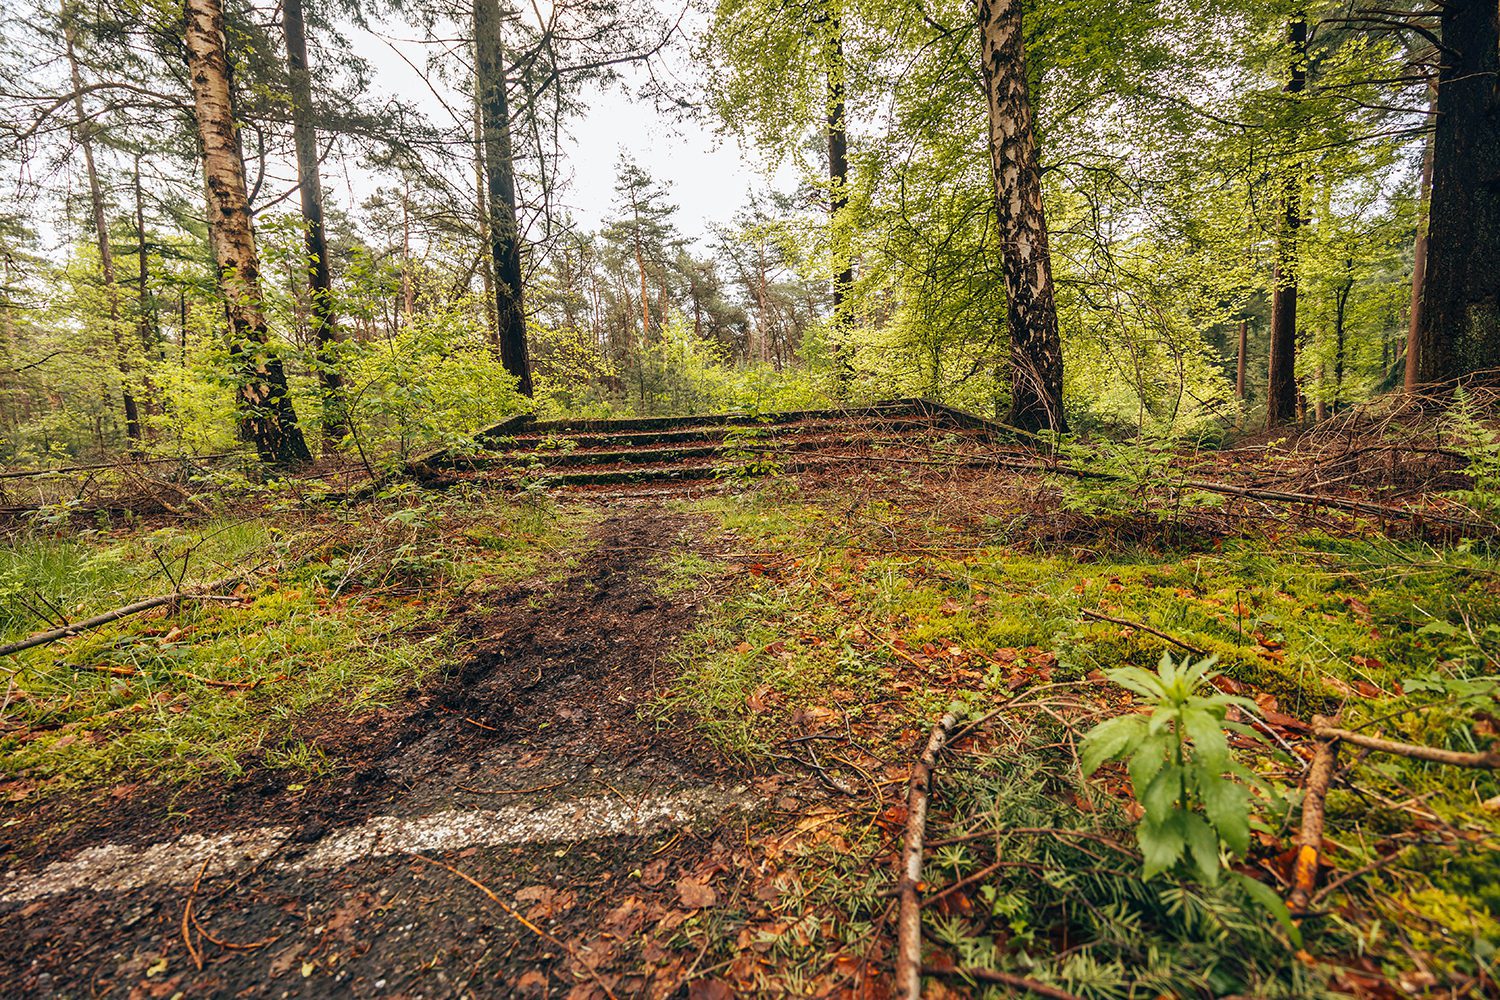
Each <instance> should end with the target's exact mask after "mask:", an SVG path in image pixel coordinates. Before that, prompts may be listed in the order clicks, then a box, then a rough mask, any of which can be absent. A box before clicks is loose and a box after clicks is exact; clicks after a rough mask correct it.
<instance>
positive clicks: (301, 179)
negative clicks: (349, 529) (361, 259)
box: [281, 0, 348, 440]
mask: <svg viewBox="0 0 1500 1000" xmlns="http://www.w3.org/2000/svg"><path fill="white" fill-rule="evenodd" d="M281 14H282V31H283V33H284V34H285V37H286V68H287V81H288V84H289V90H290V93H291V99H292V143H293V145H294V147H295V148H296V152H297V193H298V195H299V197H300V199H301V203H302V231H303V238H304V240H305V242H306V245H307V286H308V294H309V297H310V298H311V299H312V330H313V339H314V340H315V341H316V343H317V345H318V365H317V367H318V382H319V384H320V386H321V387H322V390H323V392H322V394H323V399H322V403H323V406H322V416H323V436H324V437H325V438H327V439H329V440H337V439H338V438H341V437H343V436H344V433H345V431H346V430H347V425H348V420H347V417H346V415H345V413H344V401H343V385H344V381H343V377H342V376H341V375H340V374H339V366H338V356H337V353H336V352H335V350H334V349H333V345H334V343H335V342H336V341H337V340H338V339H339V335H338V320H337V317H336V315H335V310H334V301H333V272H332V271H331V270H330V268H329V265H328V238H327V236H326V235H325V234H324V229H323V181H322V178H321V177H320V176H319V170H318V129H317V126H316V124H314V121H313V96H312V67H311V65H310V64H309V62H308V59H307V24H306V19H305V18H304V17H303V14H302V0H282V7H281Z"/></svg>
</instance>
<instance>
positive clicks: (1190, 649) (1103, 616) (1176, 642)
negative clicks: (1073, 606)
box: [1078, 608, 1207, 656]
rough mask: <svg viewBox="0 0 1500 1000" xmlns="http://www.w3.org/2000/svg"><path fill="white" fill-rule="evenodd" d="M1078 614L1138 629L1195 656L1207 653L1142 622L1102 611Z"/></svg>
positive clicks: (1080, 611)
mask: <svg viewBox="0 0 1500 1000" xmlns="http://www.w3.org/2000/svg"><path fill="white" fill-rule="evenodd" d="M1078 613H1079V614H1081V615H1083V617H1085V618H1093V619H1095V620H1096V621H1101V622H1112V623H1114V624H1116V625H1123V626H1125V627H1126V628H1133V629H1138V630H1140V631H1142V632H1148V633H1150V634H1151V635H1154V636H1156V637H1157V638H1158V639H1165V640H1166V641H1167V642H1170V643H1171V644H1172V645H1174V646H1176V647H1177V648H1179V649H1185V650H1187V651H1188V652H1189V653H1192V654H1194V655H1195V656H1202V655H1203V654H1204V653H1206V652H1207V650H1203V649H1199V648H1198V647H1197V646H1194V645H1191V644H1190V643H1186V642H1183V641H1182V640H1181V639H1179V638H1177V637H1176V636H1174V635H1169V634H1167V633H1166V632H1163V631H1162V630H1161V629H1158V628H1152V627H1151V626H1150V625H1146V624H1144V623H1143V622H1133V621H1131V620H1130V619H1128V618H1116V617H1114V616H1113V615H1107V614H1105V613H1104V612H1102V611H1094V610H1092V609H1090V608H1082V609H1080V610H1079V612H1078Z"/></svg>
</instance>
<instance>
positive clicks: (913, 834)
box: [896, 712, 958, 1000]
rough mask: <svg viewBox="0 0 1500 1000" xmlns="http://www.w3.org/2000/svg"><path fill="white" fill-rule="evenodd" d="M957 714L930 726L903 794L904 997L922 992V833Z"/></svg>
mask: <svg viewBox="0 0 1500 1000" xmlns="http://www.w3.org/2000/svg"><path fill="white" fill-rule="evenodd" d="M957 723H958V717H957V716H955V715H954V714H953V713H952V712H948V713H947V714H946V715H944V716H943V717H942V719H940V720H939V721H938V724H937V725H936V726H935V727H933V730H932V736H931V737H929V738H928V740H927V749H926V750H924V751H923V752H922V757H921V759H920V760H919V761H918V762H917V765H916V767H915V768H913V770H912V775H911V782H910V784H909V785H908V786H907V794H906V838H905V843H904V845H903V847H902V850H901V873H900V878H899V879H898V880H897V882H896V886H897V890H898V891H899V893H900V896H901V911H900V913H899V915H898V916H897V918H896V931H897V936H896V993H897V995H898V996H902V997H905V998H907V1000H921V996H922V899H921V897H920V896H919V895H918V889H919V888H920V886H921V884H922V836H923V834H924V832H925V831H926V828H927V800H928V798H929V796H930V794H931V791H932V772H933V769H934V768H936V767H937V757H938V754H940V753H942V752H943V746H944V744H945V743H946V742H947V740H948V734H949V733H950V732H952V731H953V727H954V726H955V725H956V724H957Z"/></svg>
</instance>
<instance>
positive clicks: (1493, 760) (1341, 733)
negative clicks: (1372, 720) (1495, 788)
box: [1313, 722, 1500, 771]
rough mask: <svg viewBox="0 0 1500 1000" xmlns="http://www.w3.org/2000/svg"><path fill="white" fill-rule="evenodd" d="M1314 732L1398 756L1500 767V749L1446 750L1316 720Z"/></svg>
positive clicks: (1331, 738)
mask: <svg viewBox="0 0 1500 1000" xmlns="http://www.w3.org/2000/svg"><path fill="white" fill-rule="evenodd" d="M1313 735H1314V736H1317V737H1319V738H1320V739H1325V740H1340V741H1342V742H1344V743H1349V744H1351V745H1353V746H1357V747H1364V748H1365V749H1367V750H1378V751H1380V752H1381V753H1389V754H1395V755H1396V756H1398V757H1410V758H1411V759H1413V760H1425V761H1430V762H1431V763H1434V764H1452V765H1453V766H1454V767H1478V768H1483V769H1485V770H1487V771H1493V770H1495V769H1497V768H1500V751H1497V750H1481V751H1479V752H1478V753H1464V752H1463V751H1460V750H1444V749H1442V748H1440V747H1426V746H1420V745H1418V744H1415V743H1397V742H1396V741H1395V740H1383V739H1381V738H1380V737H1378V736H1365V735H1363V734H1362V733H1356V732H1351V731H1350V730H1348V729H1335V728H1333V727H1332V726H1320V725H1318V724H1317V723H1316V722H1315V723H1314V724H1313Z"/></svg>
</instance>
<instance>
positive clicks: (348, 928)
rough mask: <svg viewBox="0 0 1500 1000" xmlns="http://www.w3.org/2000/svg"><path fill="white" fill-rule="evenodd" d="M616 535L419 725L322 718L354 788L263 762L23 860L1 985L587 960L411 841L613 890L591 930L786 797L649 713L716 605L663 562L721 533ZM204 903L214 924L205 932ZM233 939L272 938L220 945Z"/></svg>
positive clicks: (277, 981)
mask: <svg viewBox="0 0 1500 1000" xmlns="http://www.w3.org/2000/svg"><path fill="white" fill-rule="evenodd" d="M593 541H594V544H593V546H592V547H591V548H590V549H589V550H588V551H587V552H586V553H585V554H584V555H582V556H581V557H580V558H579V562H578V566H577V568H576V569H575V570H573V571H572V572H570V573H569V574H568V575H567V576H566V577H565V578H564V579H563V580H562V581H560V582H559V583H557V584H556V585H555V586H551V587H544V585H543V584H540V583H538V582H536V581H533V582H532V583H530V584H527V585H522V586H519V587H516V588H513V589H512V590H511V591H508V592H506V593H505V594H504V595H502V598H501V599H499V600H498V601H497V602H496V603H498V604H499V605H500V606H499V607H498V608H497V610H495V611H494V612H493V613H489V614H486V615H483V616H482V617H478V618H476V620H475V622H474V624H473V627H472V631H473V634H474V635H475V636H476V637H484V636H488V637H491V638H490V640H489V641H487V642H485V644H484V645H483V646H482V647H481V650H480V652H479V653H478V654H477V655H475V656H474V657H472V658H470V659H469V660H468V661H467V662H466V663H465V664H464V666H463V667H462V668H460V669H459V670H457V671H455V672H454V673H452V674H451V675H450V676H448V677H446V678H444V679H442V680H440V681H439V682H438V683H436V684H434V685H433V686H432V687H430V688H429V689H428V690H427V691H425V692H419V693H417V694H416V697H414V698H413V699H412V704H410V705H408V706H407V707H406V709H405V712H404V714H403V713H396V714H394V716H393V717H390V718H386V719H383V720H381V721H380V724H378V725H376V726H373V727H369V726H368V720H367V728H366V729H364V730H363V731H362V730H361V729H360V727H359V726H350V725H347V724H346V725H342V726H341V725H339V724H338V722H337V720H335V719H329V720H324V721H319V720H308V723H307V725H311V726H313V727H315V728H317V729H318V730H319V733H318V735H317V736H316V737H314V738H315V739H317V740H318V741H319V742H321V743H323V744H324V745H325V746H329V747H331V748H334V747H338V744H339V743H340V741H341V740H347V742H346V743H344V745H343V746H342V748H341V749H333V750H332V752H331V755H332V756H334V758H335V760H336V761H337V762H338V763H339V764H340V765H341V767H342V770H343V774H344V776H345V777H343V778H340V779H334V780H329V781H324V782H320V783H317V785H316V786H314V784H313V783H312V782H309V788H308V789H307V791H306V793H305V794H303V795H301V796H296V795H293V794H292V793H291V791H290V790H289V789H286V788H275V789H268V788H267V782H268V781H274V780H276V777H275V776H270V777H268V776H267V775H253V776H252V777H251V778H249V779H247V780H245V781H241V782H239V783H237V784H236V785H235V786H233V787H232V788H231V789H230V790H229V793H228V794H225V795H223V796H222V797H218V798H215V797H214V796H212V795H211V794H206V795H205V801H204V803H203V804H202V805H201V806H199V807H198V808H197V809H196V811H193V807H191V806H190V807H188V808H189V812H188V815H189V816H190V820H189V822H188V823H186V824H179V827H178V828H177V829H172V828H170V827H166V828H164V825H163V824H159V823H158V824H154V825H153V824H150V823H148V822H146V821H145V820H143V819H141V818H134V819H133V820H132V821H131V822H128V823H125V824H121V825H120V828H119V829H118V830H117V831H115V833H116V834H117V835H111V831H110V829H109V828H108V827H107V826H106V827H104V828H102V829H101V828H96V829H95V830H94V831H92V839H91V841H90V839H89V838H87V837H82V836H75V837H73V838H70V839H71V841H72V844H71V845H70V849H68V850H65V851H61V852H44V853H42V854H39V855H38V856H37V857H35V858H34V859H32V860H31V863H28V864H26V865H25V866H20V867H18V868H17V869H16V870H12V871H10V872H7V873H6V876H5V877H4V878H0V941H3V942H6V943H5V944H3V945H0V982H3V983H10V984H18V985H17V986H13V987H7V988H6V990H10V989H13V988H18V989H19V991H20V993H19V994H18V995H21V994H24V995H39V996H47V995H53V994H54V993H55V994H56V995H73V994H75V993H98V992H99V991H100V990H101V989H115V990H118V991H119V993H118V995H124V994H126V993H129V994H130V995H131V996H136V995H140V996H154V995H160V996H171V995H173V994H174V993H175V992H178V991H185V992H186V993H187V994H188V995H228V994H233V995H242V996H261V995H268V996H269V995H275V996H283V995H291V996H296V995H305V996H326V995H357V996H363V995H384V994H385V993H388V992H390V991H391V990H396V992H397V993H398V994H400V995H407V996H414V997H415V996H429V995H430V996H443V995H452V993H453V991H454V987H455V985H456V983H457V981H458V978H459V973H460V971H461V969H460V966H465V967H471V968H470V975H471V976H472V975H473V974H475V973H474V969H477V968H478V967H479V966H481V965H485V964H486V963H489V964H492V965H495V966H496V967H495V968H494V969H491V971H490V973H489V975H490V976H491V978H492V980H493V981H501V980H515V981H519V979H518V978H517V977H520V976H522V975H524V973H525V972H530V973H533V974H538V971H539V970H540V972H539V974H540V975H541V976H542V977H543V981H546V977H548V976H562V975H563V972H561V971H560V969H561V967H562V966H563V965H565V964H566V963H567V956H563V955H558V954H555V952H556V949H555V948H549V947H548V946H547V943H546V941H544V940H542V939H539V938H537V937H535V936H534V935H528V934H527V933H526V932H525V931H524V930H522V929H521V928H520V927H519V926H517V925H516V924H515V923H514V922H511V921H507V920H506V919H505V918H504V916H503V915H498V914H497V913H496V911H495V910H494V908H493V907H490V906H488V905H487V901H486V900H485V899H484V897H483V896H481V895H480V894H478V893H477V892H476V891H475V890H473V888H472V887H470V886H466V885H464V884H463V883H462V882H460V881H458V880H456V879H452V878H448V877H447V876H446V875H445V874H444V873H443V872H441V871H437V872H436V873H434V872H433V871H431V870H427V871H417V870H416V869H419V868H421V867H422V866H414V864H413V861H412V859H411V858H410V857H407V856H406V854H407V853H408V852H423V851H427V852H442V851H449V852H451V851H457V852H458V855H457V856H458V858H460V859H464V860H462V861H460V862H459V863H460V864H463V865H465V866H468V867H472V868H474V869H475V870H476V871H478V872H481V873H483V876H484V878H485V879H486V884H488V885H491V886H494V887H496V889H497V891H504V890H505V889H507V888H508V889H510V890H512V891H514V890H516V889H517V888H518V887H520V888H522V889H525V887H526V886H527V885H529V884H530V883H532V882H537V883H539V884H540V886H542V887H546V891H548V892H557V891H566V892H569V893H573V894H575V895H579V893H578V892H577V890H575V889H571V888H568V887H570V886H585V885H588V886H596V887H598V890H597V891H594V892H588V893H582V895H584V896H585V897H586V898H584V899H583V900H582V901H580V902H578V903H576V904H573V905H570V906H569V907H567V908H566V910H565V912H564V913H563V914H561V916H560V919H563V920H564V921H565V923H566V922H567V921H571V931H570V933H573V934H577V935H583V936H587V935H588V934H590V933H591V932H594V931H597V928H598V927H599V926H600V924H599V922H600V921H601V920H602V919H604V916H605V914H606V913H608V912H615V910H612V909H610V907H611V905H612V904H616V903H619V902H620V898H621V897H620V892H621V890H622V889H625V888H627V887H629V885H630V883H631V880H632V878H636V879H638V878H639V877H640V872H641V870H642V869H643V868H646V869H647V870H649V862H650V861H651V859H653V858H655V859H656V861H658V862H659V863H660V864H663V865H665V864H673V865H677V864H681V865H688V864H690V863H691V862H692V859H693V857H694V853H695V852H697V851H701V850H702V849H703V848H704V846H705V845H706V844H707V840H706V839H698V835H696V834H694V835H688V836H684V835H683V834H684V833H686V832H687V831H690V830H691V829H693V828H694V827H696V828H698V829H700V830H702V829H708V830H710V831H711V830H712V829H713V827H714V826H715V825H716V823H717V822H718V819H719V818H720V817H725V816H730V815H732V816H739V815H742V814H743V810H746V809H750V808H753V805H754V803H755V802H756V801H759V800H761V799H762V798H763V797H764V794H765V792H764V790H763V789H755V788H753V787H752V785H753V784H755V783H752V782H749V781H747V780H746V779H745V778H744V777H743V776H742V775H739V774H736V773H735V772H734V771H733V770H732V769H731V768H730V767H729V766H728V764H727V763H726V762H725V761H724V760H723V759H722V757H721V756H720V755H719V754H718V753H717V752H716V751H714V750H713V749H712V748H711V747H710V746H709V745H708V744H707V742H706V741H704V740H703V739H702V738H701V737H699V736H698V735H697V734H696V733H695V732H693V730H692V728H691V727H690V726H670V727H661V726H657V725H654V724H653V723H651V722H649V721H643V720H642V719H641V717H640V712H639V710H640V708H641V706H642V705H643V704H645V703H646V702H647V701H648V700H649V699H650V698H651V697H652V696H653V695H654V694H655V693H656V692H658V691H659V690H660V688H661V686H662V685H663V684H664V683H665V682H666V680H667V678H666V677H665V675H664V673H663V670H664V666H665V664H664V660H665V658H666V657H667V655H668V654H669V653H670V651H671V646H672V643H673V641H674V640H675V638H676V636H678V635H679V634H680V633H681V632H682V631H683V630H684V629H685V628H687V627H688V626H689V625H690V624H691V622H692V621H693V619H694V617H695V616H696V614H697V606H696V603H695V601H694V598H692V597H691V596H689V597H687V598H681V597H667V596H663V595H662V594H661V593H660V592H659V590H658V588H657V585H656V580H655V577H656V571H655V565H656V561H657V558H658V557H659V556H660V555H663V554H665V553H667V552H669V551H671V550H673V549H675V548H680V547H683V546H685V545H686V546H688V547H693V546H701V545H702V544H704V543H703V540H702V535H701V526H699V525H697V524H695V523H693V522H691V521H689V520H688V519H686V518H683V517H680V516H671V515H667V514H666V513H665V512H664V511H662V510H661V509H660V508H659V507H657V506H656V505H654V504H647V505H642V506H640V507H638V508H635V509H632V510H629V511H626V512H622V513H619V514H616V515H614V516H611V517H609V518H607V519H606V520H604V521H603V522H602V523H601V524H600V525H599V526H598V527H597V528H596V530H595V531H594V533H593ZM491 600H492V602H495V601H496V599H493V598H492V599H491ZM310 735H311V734H310ZM497 795H498V796H501V797H500V798H498V799H497V798H496V797H495V796H497ZM497 803H498V804H497ZM183 826H186V827H187V829H183V828H182V827H183ZM673 829H676V830H678V831H680V832H679V835H678V836H677V837H674V838H673V839H671V840H669V841H668V842H667V845H666V848H662V847H651V846H650V843H649V841H648V839H647V838H648V837H650V836H651V835H653V834H655V833H659V832H661V831H665V830H673ZM118 834H123V836H120V835H118ZM81 844H87V845H88V846H87V847H86V848H85V847H81V846H79V845H81ZM667 848H675V849H674V850H672V851H671V853H660V854H658V853H657V852H658V851H661V852H665V851H666V849H667ZM189 887H191V889H190V888H189ZM527 891H530V890H527ZM648 891H651V890H650V887H643V886H640V885H637V886H635V887H634V888H633V889H631V892H634V893H640V892H648ZM189 893H191V896H192V898H193V899H194V901H195V902H194V906H195V907H196V909H193V911H192V912H188V909H187V908H185V907H186V902H185V898H184V897H185V895H187V894H189ZM625 898H627V899H636V898H637V896H636V895H629V896H626V897H625ZM616 909H617V908H616ZM205 912H209V913H211V914H212V920H213V923H214V929H213V930H212V931H211V932H209V931H207V930H206V928H204V929H201V930H200V929H199V927H198V925H197V924H195V923H192V921H193V920H195V919H197V917H196V916H195V914H200V915H201V914H203V913H205ZM180 924H181V925H185V926H186V929H185V930H184V929H182V927H181V926H179V925H180ZM205 933H211V934H212V938H205V937H204V936H203V935H204V934H205ZM185 939H186V940H193V939H196V940H197V942H198V945H199V959H195V958H194V956H193V953H192V952H191V951H190V950H189V948H188V947H187V945H186V944H185V943H184V940H185ZM215 939H217V940H219V941H227V942H229V943H231V944H233V943H236V942H238V943H246V942H249V943H255V944H257V947H256V948H254V949H242V948H232V947H218V946H214V945H212V944H210V945H205V944H204V941H205V940H209V941H212V940H215ZM272 939H274V943H262V942H267V941H271V940H272ZM209 953H212V961H208V960H206V959H203V955H206V954H209ZM496 955H499V956H500V957H499V958H495V956H496ZM484 956H489V958H486V957H484ZM419 958H420V960H419ZM199 960H202V961H203V965H204V967H203V968H201V969H200V968H198V967H197V962H198V961H199ZM450 960H451V961H450ZM163 963H165V965H163ZM497 963H498V964H497ZM494 977H498V979H494ZM532 981H533V982H535V980H534V979H533V980H532ZM169 985H170V987H171V989H166V987H168V986H169ZM398 987H399V988H398ZM163 990H165V991H163ZM0 992H3V991H0ZM505 992H506V991H504V990H501V991H498V992H495V991H491V992H490V993H485V992H483V991H481V992H480V993H479V995H505ZM6 995H10V994H9V993H8V992H7V993H6Z"/></svg>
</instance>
